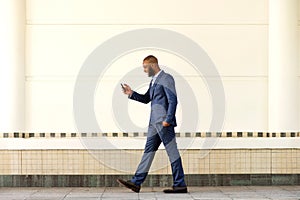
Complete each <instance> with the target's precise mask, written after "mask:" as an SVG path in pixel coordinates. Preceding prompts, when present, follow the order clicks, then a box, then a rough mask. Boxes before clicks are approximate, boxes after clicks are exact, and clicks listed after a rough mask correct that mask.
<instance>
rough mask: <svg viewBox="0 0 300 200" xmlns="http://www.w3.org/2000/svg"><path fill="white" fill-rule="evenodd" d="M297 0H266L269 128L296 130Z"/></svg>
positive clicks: (297, 127) (297, 110) (271, 129)
mask: <svg viewBox="0 0 300 200" xmlns="http://www.w3.org/2000/svg"><path fill="white" fill-rule="evenodd" d="M297 28H298V0H269V131H272V132H273V131H298V130H299V124H298V123H299V121H298V117H299V116H298V112H299V109H298V106H299V100H298V92H299V88H298V77H297V75H298V56H299V53H298V32H297Z"/></svg>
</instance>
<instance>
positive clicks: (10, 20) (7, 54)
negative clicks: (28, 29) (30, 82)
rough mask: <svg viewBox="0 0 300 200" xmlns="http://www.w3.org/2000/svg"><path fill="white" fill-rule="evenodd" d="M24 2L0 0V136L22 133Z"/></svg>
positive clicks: (23, 101) (23, 106)
mask: <svg viewBox="0 0 300 200" xmlns="http://www.w3.org/2000/svg"><path fill="white" fill-rule="evenodd" d="M25 8H26V1H25V0H0V98H1V100H0V132H16V131H23V130H24V128H25V127H24V123H25V119H24V114H25V113H24V110H25V91H24V88H25V87H24V77H25V74H24V71H25V69H24V65H25V48H24V47H25V10H26V9H25Z"/></svg>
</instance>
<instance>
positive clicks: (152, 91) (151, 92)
mask: <svg viewBox="0 0 300 200" xmlns="http://www.w3.org/2000/svg"><path fill="white" fill-rule="evenodd" d="M164 73H165V72H164V70H162V71H161V72H160V74H159V75H158V77H157V78H156V80H155V82H154V84H153V85H152V87H151V83H150V98H151V100H152V97H153V94H154V91H155V87H156V85H157V84H158V83H159V79H160V78H161V77H162V75H163V74H164Z"/></svg>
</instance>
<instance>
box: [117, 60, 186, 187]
mask: <svg viewBox="0 0 300 200" xmlns="http://www.w3.org/2000/svg"><path fill="white" fill-rule="evenodd" d="M143 68H144V72H145V73H147V74H148V76H149V77H152V80H151V82H150V85H149V89H148V91H147V92H146V93H145V94H139V93H137V92H135V91H133V90H132V89H131V88H130V86H129V85H127V84H124V87H123V92H124V94H126V95H128V97H129V98H130V99H132V100H135V101H139V102H142V103H145V104H147V103H149V102H150V101H151V114H150V122H149V126H148V133H147V141H146V145H145V149H144V154H143V156H142V160H141V162H140V164H139V166H138V168H137V170H136V172H135V175H134V176H133V177H132V179H131V180H128V181H125V180H122V179H118V180H117V181H118V182H119V183H121V184H122V185H124V186H125V187H127V188H129V189H131V190H133V191H134V192H139V191H140V189H141V184H142V183H143V182H144V180H145V179H146V176H147V175H148V172H149V169H150V166H151V163H152V161H153V158H154V155H155V152H156V151H157V149H158V147H159V146H160V144H161V142H162V143H163V144H164V146H165V149H166V151H167V154H168V157H169V160H170V163H171V167H172V175H173V187H172V188H171V189H165V190H164V192H165V193H187V186H186V184H185V181H184V172H183V168H182V162H181V157H180V154H179V151H178V149H177V143H176V138H175V131H174V127H175V126H176V125H177V124H176V118H175V112H176V106H177V95H176V89H175V82H174V79H173V77H172V76H171V75H170V74H167V73H165V72H164V71H163V70H161V69H160V67H159V65H158V60H157V58H156V57H154V56H153V55H149V56H147V57H146V58H145V59H144V60H143Z"/></svg>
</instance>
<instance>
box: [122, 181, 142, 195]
mask: <svg viewBox="0 0 300 200" xmlns="http://www.w3.org/2000/svg"><path fill="white" fill-rule="evenodd" d="M117 181H118V182H119V183H121V184H122V185H124V186H125V187H127V188H128V189H131V190H132V191H134V192H136V193H139V192H140V189H141V186H139V185H135V184H134V183H133V182H131V181H125V180H122V179H117Z"/></svg>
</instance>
